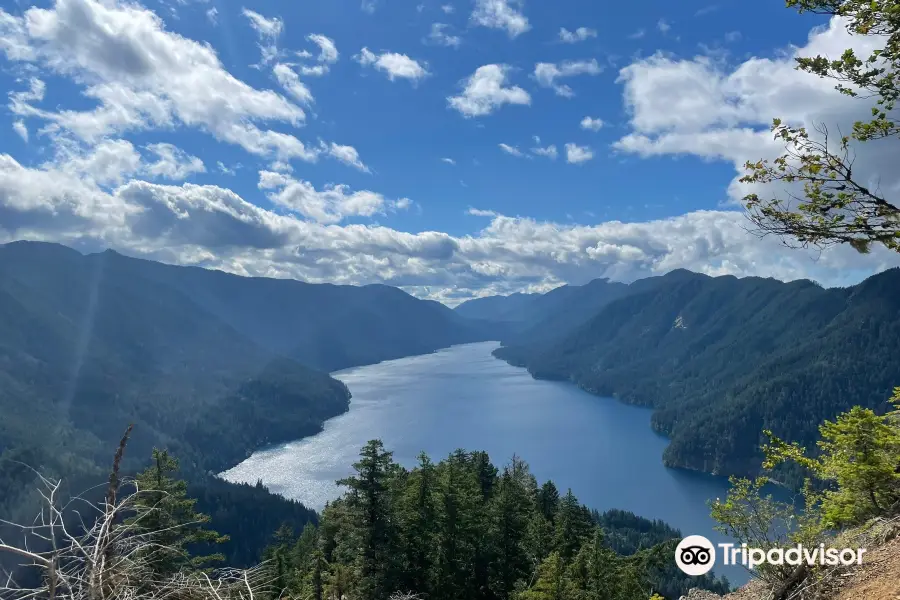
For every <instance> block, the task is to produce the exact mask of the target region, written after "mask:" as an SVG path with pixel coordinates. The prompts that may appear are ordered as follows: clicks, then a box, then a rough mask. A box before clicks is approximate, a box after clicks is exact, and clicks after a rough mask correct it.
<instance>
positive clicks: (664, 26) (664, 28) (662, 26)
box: [656, 19, 672, 33]
mask: <svg viewBox="0 0 900 600" xmlns="http://www.w3.org/2000/svg"><path fill="white" fill-rule="evenodd" d="M656 28H657V29H659V30H660V31H661V32H662V33H668V31H669V30H670V29H672V26H671V25H670V24H669V22H668V21H666V20H665V19H660V20H659V21H657V22H656Z"/></svg>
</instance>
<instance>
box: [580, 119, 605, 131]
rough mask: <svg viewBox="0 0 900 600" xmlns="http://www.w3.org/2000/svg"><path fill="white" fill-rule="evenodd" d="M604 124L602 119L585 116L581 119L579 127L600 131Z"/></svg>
mask: <svg viewBox="0 0 900 600" xmlns="http://www.w3.org/2000/svg"><path fill="white" fill-rule="evenodd" d="M604 125H605V123H604V122H603V120H602V119H595V118H593V117H585V118H583V119H582V120H581V128H582V129H587V130H588V131H600V129H602V128H603V126H604Z"/></svg>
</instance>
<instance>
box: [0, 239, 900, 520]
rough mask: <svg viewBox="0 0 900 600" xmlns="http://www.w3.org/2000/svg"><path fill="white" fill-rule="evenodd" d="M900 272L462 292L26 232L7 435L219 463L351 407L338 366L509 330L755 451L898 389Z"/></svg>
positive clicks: (10, 356)
mask: <svg viewBox="0 0 900 600" xmlns="http://www.w3.org/2000/svg"><path fill="white" fill-rule="evenodd" d="M898 290H900V270H896V269H894V270H890V271H886V272H884V273H881V274H879V275H876V276H873V277H871V278H869V279H868V280H866V281H864V282H863V283H861V284H859V285H857V286H854V287H851V288H846V289H823V288H821V287H819V286H818V285H816V284H814V283H812V282H809V281H797V282H793V283H782V282H779V281H776V280H772V279H759V278H747V279H737V278H735V277H731V276H726V277H716V278H712V277H708V276H705V275H698V274H695V273H692V272H689V271H684V270H678V271H673V272H671V273H669V274H667V275H665V276H661V277H653V278H649V279H643V280H639V281H636V282H634V283H632V284H630V285H626V284H622V283H616V282H610V281H608V280H596V281H593V282H591V283H589V284H587V285H584V286H564V287H561V288H557V289H555V290H553V291H551V292H549V293H547V294H542V295H539V294H532V295H527V294H516V295H513V296H509V297H493V298H484V299H479V300H474V301H470V302H467V303H464V304H462V305H460V306H459V307H457V308H456V309H455V310H451V309H449V308H447V307H445V306H443V305H441V304H438V303H436V302H431V301H425V300H419V299H416V298H414V297H412V296H410V295H408V294H406V293H404V292H402V291H401V290H399V289H396V288H391V287H388V286H382V285H373V286H365V287H353V286H334V285H319V284H306V283H301V282H297V281H293V280H277V279H263V278H245V277H239V276H235V275H230V274H226V273H223V272H218V271H209V270H204V269H200V268H190V267H175V266H168V265H163V264H160V263H154V262H150V261H145V260H137V259H132V258H127V257H125V256H122V255H120V254H117V253H115V252H111V251H107V252H103V253H99V254H90V255H82V254H80V253H79V252H76V251H74V250H71V249H69V248H66V247H64V246H60V245H55V244H45V243H33V242H16V243H11V244H7V245H5V246H0V313H2V320H0V410H2V414H3V415H4V418H3V419H2V421H0V453H2V456H4V457H7V458H9V457H13V458H15V457H18V458H20V459H22V460H23V461H24V462H28V463H29V464H38V465H41V466H44V467H47V468H49V469H51V470H52V471H56V472H63V471H65V472H68V473H95V474H96V473H100V472H102V470H103V468H101V466H100V465H106V464H107V462H108V457H109V455H110V448H114V447H115V444H116V443H117V442H118V438H119V436H120V435H121V433H122V431H123V429H124V427H125V426H126V425H127V424H128V423H135V424H136V427H135V433H134V439H133V440H132V443H131V444H130V446H129V454H128V456H127V459H128V460H133V461H135V462H134V463H128V464H138V463H139V462H140V461H143V460H144V459H145V457H146V456H147V453H148V452H149V450H150V448H152V447H153V446H154V445H165V446H167V447H169V448H170V449H171V450H172V451H173V452H174V453H176V454H177V455H178V456H180V457H181V458H182V460H183V464H184V466H185V468H186V469H188V470H193V471H195V472H197V473H205V472H210V471H212V472H218V471H219V470H222V469H224V468H227V467H229V466H232V465H233V464H235V463H237V462H238V461H240V460H242V459H243V458H244V457H246V456H247V454H248V453H249V452H251V451H253V450H255V449H258V448H260V447H262V446H265V445H267V444H271V443H277V442H282V441H287V440H292V439H297V438H301V437H304V436H306V435H310V434H313V433H315V432H317V431H319V429H320V427H321V425H322V423H323V422H324V421H325V420H326V419H328V418H330V417H333V416H335V415H337V414H340V413H341V412H343V411H345V410H346V409H347V407H348V402H349V391H348V390H347V389H346V388H345V387H344V386H343V384H341V383H340V382H338V381H336V380H334V379H332V378H331V377H329V376H328V375H327V372H329V371H333V370H337V369H341V368H345V367H349V366H354V365H362V364H369V363H373V362H378V361H382V360H388V359H393V358H398V357H401V356H408V355H414V354H421V353H427V352H431V351H434V350H436V349H438V348H442V347H446V346H449V345H453V344H460V343H467V342H475V341H485V340H497V339H500V340H502V341H503V343H504V346H503V347H502V348H500V349H498V350H497V352H496V355H497V356H498V357H500V358H503V359H505V360H507V361H509V362H512V363H513V364H516V365H520V366H525V367H527V368H528V370H529V371H530V372H531V373H532V374H533V375H534V376H536V377H541V378H551V379H564V380H569V381H572V382H574V383H576V384H578V385H580V386H581V387H583V388H584V389H586V390H588V391H591V392H593V393H596V394H598V395H602V396H615V397H618V398H620V399H622V400H624V401H626V402H631V403H636V404H642V405H646V406H652V407H654V408H656V411H655V413H654V416H653V426H654V427H655V428H656V429H657V430H658V431H660V432H662V433H665V434H666V435H668V436H669V437H670V438H671V444H670V446H669V448H668V450H667V451H666V454H665V457H664V458H665V461H666V462H667V464H670V465H676V466H683V467H688V468H691V469H697V470H701V471H706V472H714V473H744V472H750V471H753V470H754V469H755V468H756V467H757V465H758V464H759V453H758V446H759V444H760V442H761V441H762V440H761V439H760V433H759V432H760V431H761V430H762V429H765V428H770V429H772V430H773V431H774V432H775V433H776V434H778V435H779V436H781V437H783V438H786V439H790V440H797V441H800V442H803V443H810V442H811V441H812V439H813V436H814V434H815V431H816V427H817V426H818V424H819V423H820V422H821V421H822V419H825V418H832V417H834V416H835V415H836V414H838V413H839V412H841V411H844V410H847V409H848V408H850V407H851V406H853V405H855V404H860V405H863V406H868V407H872V408H875V409H878V410H884V409H886V408H887V402H886V400H887V398H888V396H889V395H890V393H889V392H890V390H891V388H892V386H893V385H895V384H896V382H897V369H898V366H897V361H896V357H897V356H898V355H900V352H898V351H900V296H898V294H897V291H898ZM473 418H477V415H473ZM35 431H42V432H45V433H46V435H42V436H39V437H36V436H35V435H34V432H35ZM3 469H9V467H8V466H5V467H0V482H9V481H13V482H19V483H21V477H26V476H25V475H23V474H22V473H18V474H10V473H7V472H5V471H3ZM26 478H27V477H26ZM7 489H9V488H7ZM7 497H8V498H9V497H11V495H7ZM0 508H2V507H0Z"/></svg>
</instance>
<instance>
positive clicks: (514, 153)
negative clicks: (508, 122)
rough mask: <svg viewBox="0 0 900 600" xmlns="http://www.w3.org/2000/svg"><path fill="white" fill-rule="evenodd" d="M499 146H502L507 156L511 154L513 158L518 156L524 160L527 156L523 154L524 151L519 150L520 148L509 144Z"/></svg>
mask: <svg viewBox="0 0 900 600" xmlns="http://www.w3.org/2000/svg"><path fill="white" fill-rule="evenodd" d="M497 145H498V146H500V149H501V150H503V151H504V152H506V153H507V154H511V155H512V156H517V157H519V158H522V157H523V156H525V155H524V154H523V153H522V151H521V150H519V149H518V148H516V147H515V146H510V145H509V144H503V143H501V144H497Z"/></svg>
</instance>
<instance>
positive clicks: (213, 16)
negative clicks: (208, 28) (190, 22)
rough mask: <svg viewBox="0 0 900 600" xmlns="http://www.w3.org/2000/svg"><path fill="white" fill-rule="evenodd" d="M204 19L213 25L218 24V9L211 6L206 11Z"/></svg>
mask: <svg viewBox="0 0 900 600" xmlns="http://www.w3.org/2000/svg"><path fill="white" fill-rule="evenodd" d="M206 19H207V20H208V21H209V22H210V23H212V24H213V25H218V24H219V10H218V9H217V8H216V7H215V6H213V7H212V8H211V9H209V10H208V11H206Z"/></svg>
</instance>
